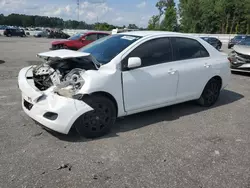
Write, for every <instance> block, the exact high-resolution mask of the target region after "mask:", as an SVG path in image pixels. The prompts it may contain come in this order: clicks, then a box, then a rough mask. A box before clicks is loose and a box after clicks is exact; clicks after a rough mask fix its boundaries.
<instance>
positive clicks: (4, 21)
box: [0, 14, 138, 31]
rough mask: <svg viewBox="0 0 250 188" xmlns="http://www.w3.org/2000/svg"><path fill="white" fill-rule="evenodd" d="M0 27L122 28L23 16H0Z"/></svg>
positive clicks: (55, 18)
mask: <svg viewBox="0 0 250 188" xmlns="http://www.w3.org/2000/svg"><path fill="white" fill-rule="evenodd" d="M0 25H11V26H19V27H50V28H62V29H88V30H94V29H95V30H103V31H110V30H112V29H115V28H124V27H126V26H125V25H124V26H123V27H120V26H115V25H112V24H108V23H106V22H104V23H99V22H98V23H94V24H88V23H86V22H84V21H79V22H78V21H76V20H67V21H64V20H63V19H61V18H57V17H48V16H38V15H35V16H30V15H24V14H10V15H7V16H4V15H3V14H0ZM128 28H130V29H137V28H138V27H137V26H136V25H135V24H129V25H128Z"/></svg>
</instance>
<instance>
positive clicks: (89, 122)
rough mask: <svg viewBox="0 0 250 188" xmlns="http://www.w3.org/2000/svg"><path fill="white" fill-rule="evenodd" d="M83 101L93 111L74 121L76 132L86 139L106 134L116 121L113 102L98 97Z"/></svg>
mask: <svg viewBox="0 0 250 188" xmlns="http://www.w3.org/2000/svg"><path fill="white" fill-rule="evenodd" d="M83 101H84V102H85V103H87V104H88V105H89V106H91V107H92V108H93V109H94V110H92V111H89V112H87V113H85V114H83V115H81V116H80V117H79V118H78V119H77V120H76V122H75V124H74V126H75V128H76V131H77V132H78V133H79V134H80V135H81V136H84V137H86V138H97V137H101V136H103V135H105V134H107V133H108V132H109V131H110V130H111V128H112V126H113V125H114V123H115V120H116V107H115V104H114V103H113V101H111V100H110V99H108V98H107V97H104V96H99V95H96V96H90V97H88V98H85V99H84V100H83Z"/></svg>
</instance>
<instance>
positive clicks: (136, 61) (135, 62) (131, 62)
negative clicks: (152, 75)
mask: <svg viewBox="0 0 250 188" xmlns="http://www.w3.org/2000/svg"><path fill="white" fill-rule="evenodd" d="M139 66H141V58H139V57H130V58H129V59H128V68H136V67H139Z"/></svg>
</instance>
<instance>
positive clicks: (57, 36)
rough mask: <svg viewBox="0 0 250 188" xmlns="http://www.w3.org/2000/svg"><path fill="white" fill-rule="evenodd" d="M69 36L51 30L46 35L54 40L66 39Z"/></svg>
mask: <svg viewBox="0 0 250 188" xmlns="http://www.w3.org/2000/svg"><path fill="white" fill-rule="evenodd" d="M69 37H70V36H69V35H68V34H67V33H64V32H62V31H61V30H55V31H54V30H51V31H50V32H49V34H48V38H55V39H67V38H69Z"/></svg>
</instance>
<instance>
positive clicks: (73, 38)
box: [68, 34, 83, 40]
mask: <svg viewBox="0 0 250 188" xmlns="http://www.w3.org/2000/svg"><path fill="white" fill-rule="evenodd" d="M81 36H83V34H76V35H73V36H71V37H69V38H68V40H78V39H80V38H81Z"/></svg>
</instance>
